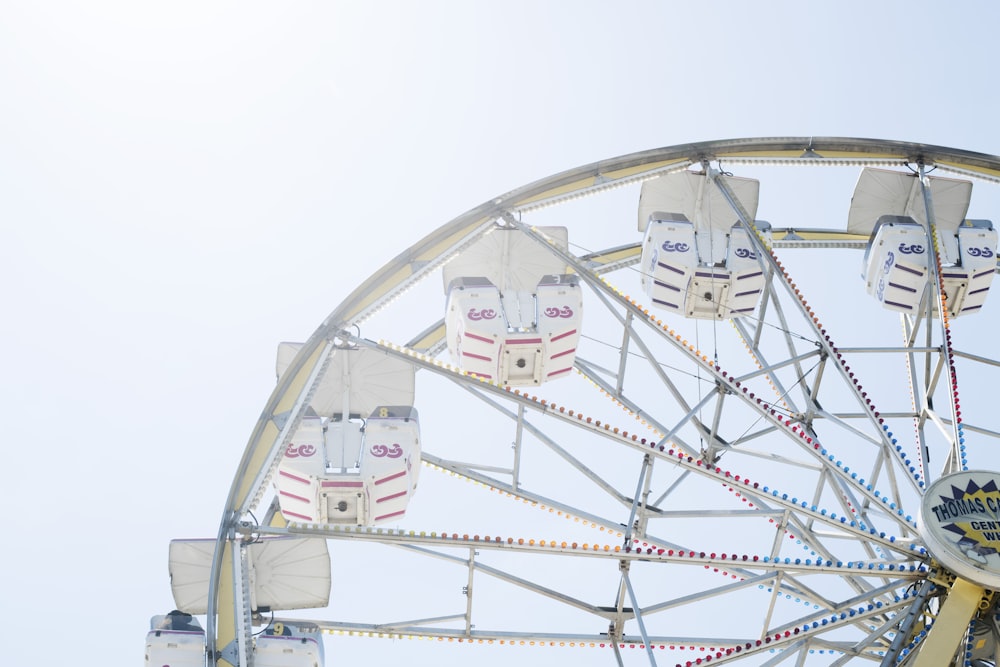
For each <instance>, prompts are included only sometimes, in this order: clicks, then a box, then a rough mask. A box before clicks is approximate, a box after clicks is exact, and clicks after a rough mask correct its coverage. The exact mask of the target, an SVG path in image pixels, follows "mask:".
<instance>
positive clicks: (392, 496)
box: [375, 491, 407, 503]
mask: <svg viewBox="0 0 1000 667" xmlns="http://www.w3.org/2000/svg"><path fill="white" fill-rule="evenodd" d="M406 493H407V492H406V491H400V492H399V493H394V494H392V495H391V496H385V497H383V498H379V499H378V500H376V501H375V502H376V503H383V502H385V501H386V500H392V499H394V498H399V497H400V496H405V495H406Z"/></svg>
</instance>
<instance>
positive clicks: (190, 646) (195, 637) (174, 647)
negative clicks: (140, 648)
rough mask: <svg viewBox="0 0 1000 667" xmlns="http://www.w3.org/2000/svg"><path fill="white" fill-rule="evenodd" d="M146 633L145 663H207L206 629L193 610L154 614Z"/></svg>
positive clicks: (190, 666)
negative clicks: (194, 615) (191, 611)
mask: <svg viewBox="0 0 1000 667" xmlns="http://www.w3.org/2000/svg"><path fill="white" fill-rule="evenodd" d="M149 628H150V629H149V634H147V635H146V667H164V666H165V665H169V666H170V667H204V666H205V631H204V630H203V629H202V627H201V624H200V623H198V619H196V618H194V617H193V616H192V615H191V614H188V613H185V612H181V611H178V610H176V609H175V610H174V611H172V612H170V613H169V614H163V615H160V616H154V617H153V618H152V619H150V621H149Z"/></svg>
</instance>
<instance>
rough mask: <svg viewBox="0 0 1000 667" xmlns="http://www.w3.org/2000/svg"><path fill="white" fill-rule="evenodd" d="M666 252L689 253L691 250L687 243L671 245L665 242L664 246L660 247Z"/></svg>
mask: <svg viewBox="0 0 1000 667" xmlns="http://www.w3.org/2000/svg"><path fill="white" fill-rule="evenodd" d="M660 247H661V248H663V250H664V251H666V252H687V251H688V250H690V249H691V246H689V245H688V244H687V243H684V242H683V241H681V242H680V243H671V242H670V241H664V242H663V245H662V246H660Z"/></svg>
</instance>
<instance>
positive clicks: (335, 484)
mask: <svg viewBox="0 0 1000 667" xmlns="http://www.w3.org/2000/svg"><path fill="white" fill-rule="evenodd" d="M364 485H365V484H364V482H323V488H325V489H328V488H330V487H333V488H344V487H349V488H357V487H359V486H364Z"/></svg>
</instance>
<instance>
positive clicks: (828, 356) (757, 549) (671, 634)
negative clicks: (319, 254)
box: [146, 137, 1000, 667]
mask: <svg viewBox="0 0 1000 667" xmlns="http://www.w3.org/2000/svg"><path fill="white" fill-rule="evenodd" d="M998 181H1000V157H993V156H988V155H983V154H979V153H973V152H969V151H964V150H956V149H949V148H942V147H937V146H928V145H922V144H913V143H905V142H897V141H882V140H871V139H847V138H819V137H811V138H809V137H806V138H766V139H740V140H726V141H711V142H704V143H697V144H687V145H682V146H674V147H668V148H660V149H654V150H648V151H644V152H640V153H635V154H631V155H626V156H623V157H618V158H613V159H609V160H605V161H601V162H597V163H594V164H590V165H586V166H584V167H580V168H577V169H572V170H569V171H566V172H563V173H560V174H556V175H554V176H552V177H549V178H545V179H542V180H540V181H537V182H535V183H532V184H530V185H527V186H525V187H522V188H519V189H516V190H514V191H511V192H509V193H506V194H504V195H501V196H499V197H496V198H495V199H492V200H490V201H488V202H485V203H483V204H482V205H480V206H478V207H476V208H474V209H472V210H470V211H469V212H467V213H465V214H463V215H461V216H459V217H458V218H456V219H454V220H452V221H450V222H448V223H446V224H444V225H443V226H441V227H440V228H438V229H436V230H434V231H432V232H431V233H430V234H428V235H427V236H426V237H425V238H424V239H422V240H421V241H419V242H418V243H416V244H415V245H413V246H412V247H410V248H408V249H405V250H403V252H401V253H400V254H398V256H396V257H395V259H392V260H391V261H389V262H388V263H387V264H386V265H385V266H384V267H382V268H381V269H380V270H378V271H376V272H375V273H374V274H372V276H371V277H369V278H368V279H367V280H365V281H364V282H362V283H361V284H360V286H358V287H357V288H356V289H354V290H353V291H352V292H350V294H348V295H347V297H346V299H344V301H343V302H342V303H341V304H340V305H339V306H337V307H336V309H335V310H334V311H333V312H332V314H331V315H330V316H329V317H328V318H327V319H326V320H325V321H323V322H322V323H321V324H320V326H319V327H318V328H317V329H316V331H315V332H314V333H313V334H312V335H311V337H309V338H308V340H306V341H305V342H304V343H282V344H281V345H280V346H279V348H278V355H277V376H278V382H277V386H276V388H275V390H274V392H273V393H272V394H271V396H270V397H269V398H268V399H267V402H266V405H265V407H264V410H263V411H262V415H261V418H260V420H259V422H258V423H257V424H256V426H255V427H254V429H253V432H252V435H251V437H250V441H249V443H248V445H247V447H246V450H245V453H244V455H243V458H242V460H241V461H240V462H239V466H238V468H237V471H236V475H235V478H234V480H233V482H232V487H231V491H230V494H229V497H228V500H227V504H226V507H225V508H224V511H223V515H222V520H221V523H220V529H219V534H218V536H217V537H216V538H212V539H205V540H176V541H174V542H172V543H171V545H170V575H171V586H172V591H173V594H174V599H175V602H176V605H177V611H175V612H172V613H171V614H170V615H166V616H158V617H154V619H153V623H152V626H153V627H152V629H151V630H150V634H149V636H148V638H147V646H146V657H147V664H149V665H152V664H156V665H162V664H171V665H175V666H176V665H184V664H192V665H201V664H205V663H207V664H209V665H213V666H214V665H216V664H218V665H233V666H244V665H245V666H250V665H256V666H258V667H266V666H270V665H288V666H297V665H322V664H324V660H325V661H326V664H338V662H337V661H338V660H340V661H344V658H343V657H342V656H345V655H348V654H349V651H353V650H355V645H356V644H357V643H359V642H365V646H366V648H365V649H364V650H365V651H367V653H366V655H367V656H369V657H370V659H371V660H374V662H375V663H376V664H384V663H386V662H388V661H389V660H390V659H393V658H391V657H390V656H391V655H392V653H391V652H392V651H394V650H397V648H398V647H399V646H405V647H406V649H405V650H406V651H410V653H409V654H408V655H422V653H419V652H422V651H427V655H433V656H435V660H436V661H437V662H438V663H439V664H459V663H464V662H466V661H469V660H475V661H477V662H480V663H485V664H501V661H502V662H503V663H509V662H511V661H519V662H523V663H525V664H543V663H544V664H549V663H551V662H552V661H554V660H555V661H560V662H562V661H573V662H575V663H580V664H586V665H590V664H601V665H604V664H607V665H616V664H617V665H645V664H649V665H682V666H687V665H723V664H730V663H733V664H740V665H779V664H781V665H843V664H848V663H850V664H875V665H918V666H940V665H973V666H976V667H985V666H987V665H995V664H996V662H997V653H998V651H1000V620H998V619H1000V612H998V609H997V604H998V603H997V596H996V594H995V590H996V587H1000V487H998V484H1000V414H998V410H997V407H996V406H995V404H994V400H993V391H995V390H996V387H997V375H998V364H1000V362H998V361H997V360H996V354H995V350H994V347H995V336H994V334H993V328H992V327H993V326H994V325H995V324H996V323H997V322H998V320H997V316H996V308H997V304H996V303H995V300H996V299H997V297H995V296H994V297H992V298H988V294H989V288H990V286H991V282H992V279H993V276H994V275H995V273H996V270H997V259H996V251H997V232H996V230H995V226H994V224H993V223H992V222H991V221H990V220H991V216H993V217H995V216H997V215H1000V209H998V206H1000V196H998V193H997V183H998ZM343 252H350V249H349V248H345V249H344V250H343ZM290 333H294V332H290ZM199 617H201V618H202V619H204V620H203V621H199V620H198V618H199ZM321 636H323V637H325V638H326V642H325V657H324V641H323V640H322V639H321V638H320V637H321ZM414 652H416V653H414ZM338 654H339V655H338ZM401 655H402V654H401ZM494 660H495V661H496V662H495V663H493V662H491V661H494ZM185 661H187V662H185ZM411 661H412V660H411ZM418 662H419V660H418Z"/></svg>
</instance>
